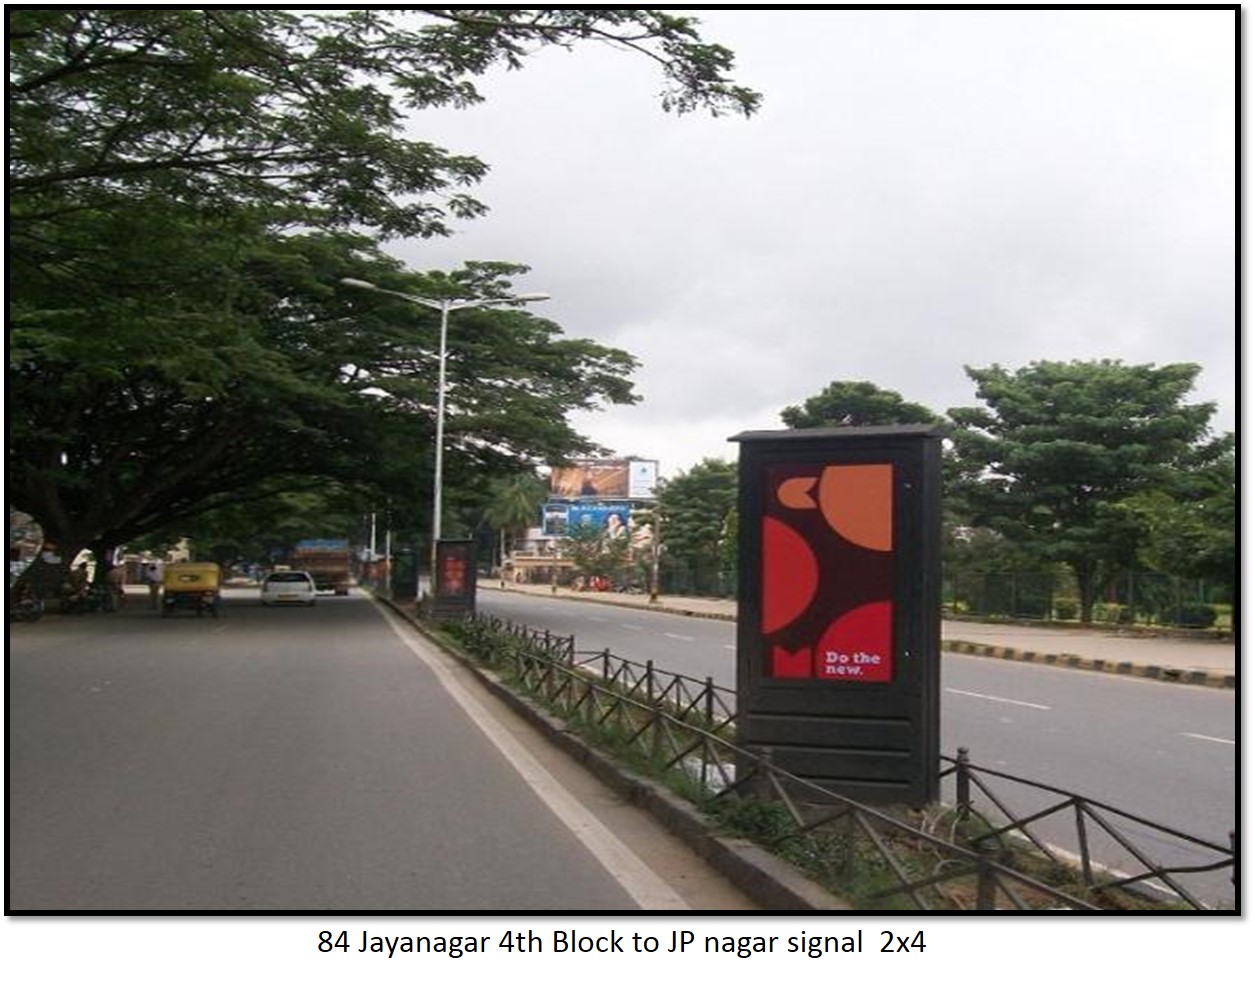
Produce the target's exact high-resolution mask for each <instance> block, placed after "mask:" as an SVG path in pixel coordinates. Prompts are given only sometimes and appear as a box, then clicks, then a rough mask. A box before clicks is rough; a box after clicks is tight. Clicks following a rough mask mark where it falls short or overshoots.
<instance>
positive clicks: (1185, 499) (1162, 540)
mask: <svg viewBox="0 0 1254 981" xmlns="http://www.w3.org/2000/svg"><path fill="white" fill-rule="evenodd" d="M1121 507H1123V508H1124V509H1125V510H1126V511H1128V512H1130V513H1131V514H1132V515H1133V516H1134V519H1135V520H1139V521H1140V522H1141V524H1142V526H1143V528H1144V529H1145V534H1144V537H1143V539H1142V545H1141V549H1140V551H1139V552H1138V560H1139V561H1140V562H1141V563H1143V564H1144V565H1145V566H1146V567H1148V568H1150V569H1152V570H1155V571H1157V572H1162V573H1166V574H1168V575H1171V576H1175V577H1179V578H1187V579H1200V580H1204V581H1206V582H1208V583H1211V584H1212V585H1214V586H1217V587H1219V589H1220V590H1222V594H1223V595H1224V596H1225V597H1226V598H1227V599H1228V600H1229V601H1230V602H1232V603H1233V604H1234V607H1235V604H1236V602H1237V588H1236V575H1237V535H1236V525H1237V505H1236V453H1235V449H1234V448H1233V447H1231V446H1228V447H1227V449H1226V451H1225V452H1223V454H1222V455H1221V456H1219V457H1217V458H1216V459H1214V460H1210V461H1208V462H1206V463H1205V464H1203V465H1201V466H1199V467H1197V468H1195V469H1193V470H1187V471H1182V472H1177V473H1173V474H1171V475H1170V477H1169V479H1168V481H1167V482H1166V483H1165V485H1164V486H1163V487H1161V488H1155V489H1153V490H1149V491H1143V492H1141V493H1139V494H1135V495H1133V496H1132V497H1129V498H1128V499H1127V500H1126V501H1124V502H1123V503H1122V505H1121ZM1233 623H1234V625H1235V623H1236V615H1235V611H1234V616H1233Z"/></svg>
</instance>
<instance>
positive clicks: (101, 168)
mask: <svg viewBox="0 0 1254 981" xmlns="http://www.w3.org/2000/svg"><path fill="white" fill-rule="evenodd" d="M6 16H7V19H8V39H9V103H8V121H9V161H10V167H9V183H8V188H7V189H8V193H9V204H10V222H11V226H10V228H11V234H16V235H17V236H19V237H20V238H21V239H22V240H23V241H24V242H25V244H27V245H28V246H33V247H35V248H36V249H37V250H38V251H39V252H43V251H44V249H43V248H42V246H44V245H45V244H46V243H45V239H44V236H43V235H42V234H41V230H43V229H46V227H47V225H48V223H49V222H52V221H56V220H57V219H64V218H68V217H70V216H72V215H74V214H76V213H79V212H80V211H81V209H83V208H84V207H88V208H90V207H116V206H117V204H118V202H119V200H122V199H125V200H129V201H131V202H132V203H136V202H139V203H144V202H147V201H150V200H152V199H154V198H160V199H161V200H165V201H177V202H183V203H190V204H193V205H194V206H195V207H197V208H199V209H202V210H204V211H213V210H215V209H218V208H221V209H225V210H227V211H235V210H237V209H238V208H240V207H241V206H244V207H250V208H251V207H257V206H264V207H266V208H267V209H272V211H273V213H274V214H275V217H276V219H277V220H278V221H280V222H283V223H285V224H286V225H287V226H288V227H292V226H295V225H298V224H299V225H301V226H305V227H324V228H325V227H335V228H353V227H367V228H372V229H377V230H378V231H379V232H380V233H382V234H385V235H405V236H426V235H430V234H433V233H438V232H441V231H444V230H445V221H446V219H447V218H449V217H466V216H472V215H476V214H479V213H481V212H482V210H483V208H482V205H481V204H479V203H478V202H477V201H475V200H473V199H472V198H470V197H468V196H466V195H465V194H464V193H462V192H461V191H459V190H458V189H459V188H463V187H465V186H466V185H468V184H470V183H473V182H475V181H476V180H478V179H479V178H480V177H481V176H482V175H483V173H484V172H485V170H486V168H485V166H484V164H483V163H482V162H481V161H479V160H477V159H475V158H474V157H470V156H461V155H455V154H450V153H449V152H448V151H446V150H443V149H441V148H439V147H436V146H433V145H431V144H429V143H424V142H421V141H414V140H407V139H405V138H404V137H403V136H401V135H399V133H400V126H399V124H400V122H401V114H402V110H408V111H418V110H421V109H425V108H429V107H434V106H466V105H469V104H472V103H474V102H477V101H480V96H479V94H478V92H477V91H476V90H475V88H474V85H473V84H472V81H471V80H472V79H473V77H474V76H477V75H481V74H482V73H483V72H485V71H486V70H487V69H488V68H490V67H492V66H493V65H495V64H505V65H508V66H509V67H511V68H517V67H520V66H521V64H522V62H523V60H524V59H525V58H526V56H527V54H528V53H529V51H533V50H535V49H537V48H541V47H544V46H546V45H554V44H556V45H562V46H570V45H572V44H574V43H576V42H579V41H589V40H591V41H604V42H607V43H612V44H616V45H619V46H621V47H627V48H630V49H632V50H634V51H637V52H640V53H642V54H644V55H646V56H647V57H649V58H651V59H653V60H654V61H655V62H656V63H657V64H658V65H659V66H660V68H661V70H662V72H663V74H664V76H665V78H666V80H667V88H666V90H665V91H664V93H663V97H662V104H663V106H664V107H665V108H667V109H674V110H676V111H679V112H685V111H689V110H692V109H695V108H698V107H702V106H704V107H707V108H709V109H710V110H711V111H712V112H715V113H718V112H723V111H729V110H731V111H737V112H742V113H745V114H749V113H751V112H753V111H754V109H755V108H756V107H757V105H758V102H759V100H760V97H759V96H758V95H757V93H754V92H752V91H750V90H748V89H746V88H743V87H740V86H737V85H734V84H733V83H732V82H731V81H730V80H729V78H728V77H727V72H728V71H729V70H730V68H731V65H732V61H733V56H732V53H731V52H730V51H728V50H727V49H726V48H723V47H721V46H719V45H715V44H709V43H706V42H704V41H702V40H701V38H700V36H699V34H698V33H697V22H696V21H695V20H693V19H692V18H688V17H679V16H675V15H673V14H668V13H666V12H664V11H657V10H636V9H630V10H626V9H624V10H615V9H608V10H597V9H592V8H590V9H583V10H580V9H548V8H545V9H514V8H482V9H471V8H424V9H422V10H421V11H420V12H419V11H413V12H410V13H407V12H405V11H404V10H400V9H383V10H375V9H369V8H359V9H353V10H347V11H340V12H334V13H329V12H321V11H308V10H306V11H292V10H277V9H273V8H207V9H187V8H133V7H124V8H118V7H104V8H69V7H65V8H61V7H57V8H30V7H22V8H11V9H9V10H7V11H6ZM433 197H434V198H437V199H440V203H435V201H433Z"/></svg>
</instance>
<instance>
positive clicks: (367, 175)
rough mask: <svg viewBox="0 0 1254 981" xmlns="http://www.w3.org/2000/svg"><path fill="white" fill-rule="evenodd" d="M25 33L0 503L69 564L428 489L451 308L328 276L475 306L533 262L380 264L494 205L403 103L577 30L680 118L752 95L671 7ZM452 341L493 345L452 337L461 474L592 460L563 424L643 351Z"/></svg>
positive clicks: (615, 386)
mask: <svg viewBox="0 0 1254 981" xmlns="http://www.w3.org/2000/svg"><path fill="white" fill-rule="evenodd" d="M6 15H7V18H8V28H9V31H8V38H9V71H10V74H9V84H10V90H9V96H10V97H9V113H8V121H9V156H8V159H9V183H8V191H9V195H8V199H9V226H8V227H9V253H8V254H9V256H10V260H11V265H10V269H9V292H8V299H9V304H10V306H9V311H10V317H9V353H10V360H9V376H8V379H9V386H10V387H9V393H10V394H9V398H10V406H11V410H12V412H11V425H10V441H9V446H8V462H9V466H8V474H9V476H8V481H7V488H8V490H9V494H10V501H11V503H12V504H14V505H15V506H17V507H20V508H22V509H24V510H26V511H28V512H29V513H31V514H33V515H34V516H35V517H36V518H37V519H38V520H39V522H40V523H41V524H42V525H43V526H44V528H45V531H46V532H47V533H48V534H49V535H50V537H52V538H54V539H55V540H56V541H57V542H58V543H59V544H60V545H61V546H62V547H63V548H64V549H66V550H67V551H77V549H78V548H80V547H82V546H90V547H93V548H96V549H97V550H106V551H107V550H108V549H109V548H111V547H112V546H113V545H116V544H121V543H122V542H125V541H126V540H128V539H129V538H132V537H134V536H137V535H142V534H145V533H149V532H152V531H155V530H159V529H162V528H168V527H170V526H171V525H172V524H174V523H176V522H180V521H186V520H188V519H190V518H194V517H195V516H197V515H199V514H203V513H205V512H207V511H210V510H212V509H214V508H217V507H221V506H223V505H226V504H230V503H238V502H241V501H246V500H249V499H252V498H257V497H264V496H268V495H274V494H277V493H280V492H283V491H285V490H291V489H305V488H307V487H308V485H309V484H310V482H311V481H313V482H316V481H320V480H331V481H336V482H338V483H340V484H341V485H343V486H354V485H356V486H362V485H365V484H370V485H373V486H374V487H375V488H377V489H378V490H377V493H381V494H382V495H383V496H385V497H386V496H391V495H392V493H393V492H394V493H395V495H396V497H397V498H398V499H401V500H407V499H408V498H410V497H412V495H413V488H414V487H416V486H419V484H420V481H419V480H418V479H417V474H418V473H419V472H421V471H422V470H423V469H425V467H426V466H427V465H428V463H429V461H428V460H427V458H426V452H425V447H428V446H430V445H431V433H430V428H431V425H430V424H431V417H432V408H431V407H432V405H433V404H434V400H433V398H432V388H433V372H432V371H431V365H432V360H433V357H434V355H433V351H434V350H435V347H434V343H433V337H434V334H435V331H436V321H435V319H434V315H433V314H431V312H430V311H423V310H420V309H416V308H414V307H413V306H412V305H410V306H406V305H404V304H401V303H398V302H396V301H389V300H387V299H385V298H382V297H373V296H372V297H364V296H348V295H346V291H343V290H340V289H339V288H338V287H337V286H336V285H335V284H336V283H338V280H339V279H340V278H341V277H346V276H348V277H355V278H365V279H371V280H373V281H376V282H379V283H380V284H381V285H386V286H388V287H391V288H396V289H402V290H406V289H408V290H415V291H426V292H428V294H429V295H436V296H440V295H447V296H485V295H493V294H492V291H493V290H497V291H503V290H506V289H508V288H509V281H508V277H509V276H511V275H516V274H518V273H521V272H523V271H525V268H524V267H521V266H511V267H502V266H498V265H493V264H484V265H483V266H480V267H471V268H468V269H466V270H461V271H459V272H458V273H455V274H452V275H446V276H437V275H428V276H418V275H416V274H413V273H409V272H407V271H406V270H404V269H402V268H400V266H399V265H398V264H397V263H395V262H393V261H391V260H388V259H387V258H386V257H385V256H383V255H382V254H381V253H380V252H379V251H378V249H377V240H378V239H380V238H385V237H388V236H398V235H405V236H426V235H433V234H440V233H443V232H445V231H447V222H448V220H449V219H450V218H465V217H473V216H475V215H478V214H480V213H482V211H483V210H484V209H483V207H482V205H481V204H479V203H478V202H477V201H475V200H474V199H473V198H471V197H469V196H468V195H466V194H465V193H464V188H465V187H467V186H468V185H470V184H472V183H473V182H474V181H476V180H477V179H478V178H479V177H480V176H481V175H482V174H483V173H484V172H485V169H486V168H485V166H484V165H483V164H482V163H481V162H480V161H478V160H476V159H475V158H473V157H468V156H460V155H454V154H450V153H448V152H447V151H445V150H442V149H441V148H439V147H436V146H433V145H431V144H429V143H424V142H421V141H415V140H408V139H405V138H404V137H403V136H401V135H400V122H401V119H402V113H403V111H406V110H419V109H422V108H426V107H430V106H444V105H454V106H456V105H465V104H468V103H471V102H474V101H476V100H477V99H478V98H479V96H478V94H477V93H476V92H475V90H474V86H473V84H472V83H471V79H472V78H473V77H474V76H475V75H477V74H480V73H482V72H483V71H485V70H486V69H487V68H488V67H490V66H491V65H493V64H498V63H504V64H508V65H510V66H511V67H517V66H518V65H520V64H521V62H522V60H523V59H524V58H525V55H526V53H527V51H528V50H532V49H534V48H537V47H542V46H544V45H551V44H557V45H570V44H573V43H576V42H578V41H583V40H592V41H606V42H611V43H619V44H621V45H624V46H627V47H630V48H632V49H634V50H636V51H640V52H643V53H645V54H646V55H647V56H648V57H651V58H653V59H654V60H655V61H657V62H658V63H659V64H660V66H661V68H662V71H663V73H664V74H665V76H666V77H667V79H668V85H669V88H668V90H667V94H666V95H665V96H664V98H663V102H664V105H665V106H666V107H667V108H671V109H674V110H676V111H687V110H691V109H694V108H697V107H698V106H706V107H708V108H710V109H711V111H715V112H719V111H726V110H729V109H734V110H736V111H740V112H744V113H746V114H748V113H750V112H752V111H753V109H754V108H755V107H756V104H757V98H758V97H757V96H756V94H755V93H752V92H750V91H749V90H747V89H743V88H741V87H738V86H735V85H733V84H732V83H731V82H730V81H729V80H728V78H727V77H726V73H727V71H728V70H729V69H730V66H731V63H732V56H731V53H730V52H728V51H727V50H726V49H724V48H721V47H719V46H717V45H711V44H707V43H705V42H704V41H702V40H701V39H700V37H699V36H698V34H697V31H696V26H695V23H696V22H695V21H693V20H691V19H690V18H683V17H675V16H672V15H669V14H666V13H664V12H660V11H648V10H634V9H633V10H593V9H588V10H564V9H562V10H549V9H542V10H517V9H473V10H472V9H465V8H429V9H425V10H424V11H422V13H421V15H419V14H415V13H406V12H403V11H399V10H383V11H379V10H373V9H356V10H349V11H346V12H338V13H324V12H317V11H281V10H274V9H270V8H261V9H244V8H212V9H182V8H13V9H10V10H7V11H6ZM453 326H454V330H455V331H460V330H462V329H463V328H467V329H468V328H471V327H473V328H474V329H475V331H476V332H477V333H476V334H473V335H472V334H471V333H470V331H469V330H467V333H466V335H465V336H458V337H455V338H454V340H455V344H454V352H455V353H454V357H453V358H452V359H451V362H450V372H451V380H450V394H451V396H452V401H451V405H450V433H449V438H450V443H451V444H452V445H451V449H452V450H453V452H452V453H451V454H450V459H449V461H448V462H449V465H450V476H453V474H454V472H455V471H456V470H457V468H458V467H461V468H462V469H463V470H466V471H468V470H471V469H472V468H478V467H481V466H487V467H488V468H489V470H490V468H491V466H492V465H499V466H500V469H501V471H508V472H513V471H517V469H518V468H519V466H520V460H522V461H525V460H528V459H546V458H559V457H561V456H564V455H567V454H569V453H571V452H579V451H581V450H584V449H587V448H589V444H588V441H587V440H585V439H583V438H582V437H579V436H578V434H576V433H574V432H573V430H572V429H571V428H570V426H569V425H568V424H567V422H566V419H565V413H566V411H568V410H569V409H574V408H579V407H581V406H582V407H587V406H590V405H594V404H599V403H600V402H601V401H602V400H605V401H611V402H613V401H619V402H621V401H630V400H632V399H634V396H633V395H632V393H631V385H630V382H629V381H628V380H627V378H628V376H629V375H630V372H631V369H632V368H633V367H634V361H633V360H632V359H631V358H630V356H629V355H627V354H626V353H624V352H621V351H615V350H613V349H609V348H604V347H602V346H600V345H596V344H593V343H592V342H588V341H580V340H567V339H561V338H560V337H559V336H558V335H559V334H560V331H559V329H558V328H557V326H556V325H555V324H552V323H551V322H548V321H544V320H541V319H538V318H533V317H529V316H528V315H526V314H524V313H521V312H519V311H509V310H498V311H488V310H479V311H466V312H465V313H464V314H463V315H461V316H459V317H458V318H456V321H455V323H454V325H453ZM472 381H473V383H474V384H471V382H472ZM489 475H490V474H489ZM425 483H426V484H428V485H429V481H425ZM468 483H469V482H468ZM477 485H480V486H481V485H482V481H481V480H480V481H478V482H477ZM408 510H409V511H410V512H411V513H412V510H413V509H408Z"/></svg>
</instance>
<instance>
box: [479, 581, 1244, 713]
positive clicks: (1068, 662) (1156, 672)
mask: <svg viewBox="0 0 1254 981" xmlns="http://www.w3.org/2000/svg"><path fill="white" fill-rule="evenodd" d="M503 591H504V592H510V593H518V594H519V595H520V596H531V595H539V596H541V598H544V595H543V594H534V593H531V592H529V591H526V590H520V589H510V588H509V587H508V586H507V587H506V588H505V589H504V590H503ZM550 598H552V599H560V600H569V601H571V602H575V603H599V604H600V605H601V606H617V607H619V608H621V609H625V610H644V611H645V612H648V613H668V614H670V615H671V616H685V617H695V618H697V619H700V620H724V621H727V622H730V623H735V622H736V615H735V614H734V613H713V612H704V611H699V610H684V609H680V608H679V607H674V606H666V605H665V604H664V603H657V604H647V603H624V602H621V601H619V600H612V599H592V598H591V597H588V596H571V595H568V594H565V593H554V594H553V595H552V597H550ZM941 650H942V651H948V652H950V653H953V654H973V655H975V656H977V657H997V658H1001V659H1002V660H1005V661H1023V662H1031V663H1033V664H1046V665H1049V666H1050V667H1057V668H1074V669H1079V670H1082V671H1102V672H1105V673H1107V674H1121V675H1127V676H1128V677H1130V678H1145V679H1147V680H1149V681H1165V682H1169V683H1172V684H1178V685H1203V686H1205V687H1207V688H1226V689H1232V690H1235V689H1236V687H1237V678H1236V675H1233V674H1219V673H1217V672H1214V671H1186V670H1184V669H1182V668H1166V667H1162V666H1160V665H1156V664H1135V663H1133V662H1132V661H1107V660H1102V659H1100V658H1089V657H1084V656H1082V655H1080V654H1039V653H1037V652H1036V651H1021V650H1019V649H1017V648H1014V647H994V646H992V645H990V644H978V643H976V642H974V641H969V640H942V641H941Z"/></svg>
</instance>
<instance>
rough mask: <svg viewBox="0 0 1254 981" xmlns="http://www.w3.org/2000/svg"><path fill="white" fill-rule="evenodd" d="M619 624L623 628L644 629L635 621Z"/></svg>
mask: <svg viewBox="0 0 1254 981" xmlns="http://www.w3.org/2000/svg"><path fill="white" fill-rule="evenodd" d="M619 626H620V627H622V628H623V629H624V630H643V629H644V627H642V626H640V625H639V624H637V623H620V624H619Z"/></svg>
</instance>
